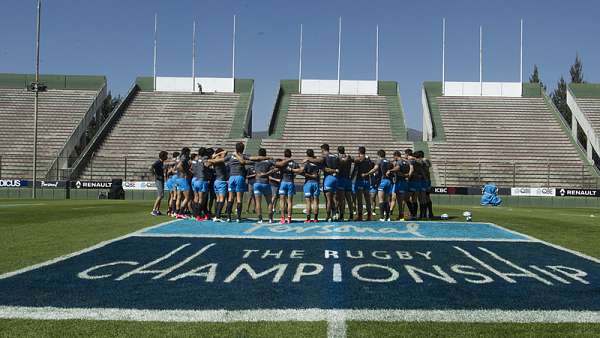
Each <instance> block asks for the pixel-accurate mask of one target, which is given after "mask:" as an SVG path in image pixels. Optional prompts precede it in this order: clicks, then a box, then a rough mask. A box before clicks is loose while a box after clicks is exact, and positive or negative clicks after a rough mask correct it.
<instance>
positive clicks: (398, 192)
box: [390, 150, 413, 221]
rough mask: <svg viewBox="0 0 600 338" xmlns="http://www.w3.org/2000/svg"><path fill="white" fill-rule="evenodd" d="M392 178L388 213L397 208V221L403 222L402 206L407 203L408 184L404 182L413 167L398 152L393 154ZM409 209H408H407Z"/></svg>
mask: <svg viewBox="0 0 600 338" xmlns="http://www.w3.org/2000/svg"><path fill="white" fill-rule="evenodd" d="M390 172H392V173H393V177H394V195H392V203H391V205H390V212H392V211H393V210H394V207H395V206H398V219H399V220H401V221H404V204H405V203H406V204H407V205H408V203H410V202H409V201H408V182H407V181H406V180H407V178H408V177H410V175H412V173H413V166H412V165H411V164H410V163H409V162H408V161H407V160H405V159H404V158H403V155H402V153H401V152H400V151H398V150H396V151H395V152H394V167H393V168H392V169H391V170H390ZM409 209H410V208H409Z"/></svg>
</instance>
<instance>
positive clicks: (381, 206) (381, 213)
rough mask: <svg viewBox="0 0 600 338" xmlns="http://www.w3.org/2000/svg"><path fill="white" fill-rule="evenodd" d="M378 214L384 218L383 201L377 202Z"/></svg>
mask: <svg viewBox="0 0 600 338" xmlns="http://www.w3.org/2000/svg"><path fill="white" fill-rule="evenodd" d="M379 215H381V217H380V218H385V203H383V202H381V203H379Z"/></svg>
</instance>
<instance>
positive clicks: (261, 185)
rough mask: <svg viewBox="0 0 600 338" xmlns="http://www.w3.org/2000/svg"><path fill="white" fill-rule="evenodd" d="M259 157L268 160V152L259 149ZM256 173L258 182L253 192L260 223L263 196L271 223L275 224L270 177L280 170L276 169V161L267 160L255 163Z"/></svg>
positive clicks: (261, 220) (261, 219)
mask: <svg viewBox="0 0 600 338" xmlns="http://www.w3.org/2000/svg"><path fill="white" fill-rule="evenodd" d="M258 156H262V157H265V158H266V156H267V150H266V149H264V148H260V149H258ZM254 171H255V175H256V182H254V186H253V189H252V190H253V192H254V200H255V210H256V214H258V223H262V222H263V218H262V207H261V203H262V202H261V200H262V197H263V196H264V197H265V201H266V202H267V210H268V214H269V223H273V204H272V203H273V196H272V195H273V193H272V189H271V187H272V186H271V184H270V182H269V181H270V175H271V174H273V173H274V172H275V171H279V170H278V169H277V168H276V167H275V161H273V160H271V159H265V160H262V161H257V162H255V163H254ZM278 188H279V187H278ZM278 192H279V191H276V192H275V194H277V193H278Z"/></svg>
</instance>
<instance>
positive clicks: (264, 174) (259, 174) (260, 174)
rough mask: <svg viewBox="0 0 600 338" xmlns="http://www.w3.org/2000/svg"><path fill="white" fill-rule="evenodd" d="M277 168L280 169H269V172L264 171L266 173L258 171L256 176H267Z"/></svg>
mask: <svg viewBox="0 0 600 338" xmlns="http://www.w3.org/2000/svg"><path fill="white" fill-rule="evenodd" d="M277 170H279V169H277V168H272V169H271V170H269V171H267V172H264V173H259V172H257V173H256V176H257V177H265V176H269V175H271V174H272V173H274V172H276V171H277ZM269 178H270V177H269Z"/></svg>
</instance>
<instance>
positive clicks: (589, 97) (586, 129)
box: [567, 83, 600, 168]
mask: <svg viewBox="0 0 600 338" xmlns="http://www.w3.org/2000/svg"><path fill="white" fill-rule="evenodd" d="M567 105H568V106H569V109H571V113H572V114H571V118H572V120H571V132H572V134H573V137H574V138H576V139H580V140H579V141H580V142H581V143H584V144H582V145H583V146H585V150H586V156H587V160H588V161H589V162H590V163H594V164H595V165H596V166H597V167H598V168H600V156H599V155H598V154H600V84H597V83H571V84H569V85H568V87H567ZM578 130H581V131H582V133H583V135H584V136H585V137H584V138H583V139H581V138H580V137H579V135H578Z"/></svg>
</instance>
